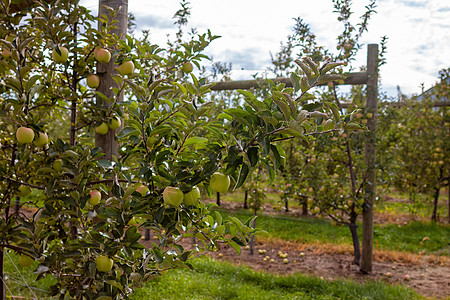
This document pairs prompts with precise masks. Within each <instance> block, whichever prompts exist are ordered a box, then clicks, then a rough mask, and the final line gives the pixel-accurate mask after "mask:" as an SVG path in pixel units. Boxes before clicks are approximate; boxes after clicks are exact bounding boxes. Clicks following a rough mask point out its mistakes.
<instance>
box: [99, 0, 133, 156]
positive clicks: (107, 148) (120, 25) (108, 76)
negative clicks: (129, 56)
mask: <svg viewBox="0 0 450 300" xmlns="http://www.w3.org/2000/svg"><path fill="white" fill-rule="evenodd" d="M104 6H109V7H111V8H112V9H113V10H115V11H116V12H117V14H116V16H115V17H114V18H112V17H111V16H110V14H109V12H108V10H107V9H106V8H105V7H104ZM98 14H99V16H101V15H107V16H108V17H109V18H110V19H113V20H116V21H117V23H115V26H116V27H117V28H116V29H114V30H112V31H111V32H110V33H111V34H117V36H120V37H121V39H123V40H125V38H126V33H127V25H128V1H127V0H115V1H110V0H100V1H99V10H98ZM101 26H102V24H101V22H99V24H98V27H99V29H101ZM110 46H113V45H110ZM115 67H117V65H115V64H114V59H113V58H112V59H111V61H110V62H109V63H107V64H102V63H97V75H98V76H99V77H100V86H99V87H98V91H99V92H101V93H103V94H104V95H105V96H106V97H108V98H113V97H114V92H113V90H112V88H114V87H117V84H116V83H115V81H114V80H113V78H112V75H114V74H117V70H116V69H114V68H115ZM122 100H123V94H121V95H120V96H119V97H118V99H117V102H122ZM97 101H98V103H99V104H100V105H103V106H108V105H109V104H108V103H106V102H105V101H103V100H102V99H100V98H98V99H97ZM120 130H121V128H118V129H116V130H108V132H107V133H106V134H105V135H101V134H98V133H96V134H95V145H96V146H97V147H101V148H102V149H103V152H104V153H105V157H104V158H105V159H107V160H112V159H113V157H118V155H119V154H118V148H119V147H118V144H117V141H116V140H115V136H116V132H119V131H120Z"/></svg>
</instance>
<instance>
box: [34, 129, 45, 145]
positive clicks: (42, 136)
mask: <svg viewBox="0 0 450 300" xmlns="http://www.w3.org/2000/svg"><path fill="white" fill-rule="evenodd" d="M34 144H35V145H36V146H37V147H42V146H44V145H47V144H48V135H47V134H46V133H45V132H39V136H38V138H37V139H36V140H35V141H34Z"/></svg>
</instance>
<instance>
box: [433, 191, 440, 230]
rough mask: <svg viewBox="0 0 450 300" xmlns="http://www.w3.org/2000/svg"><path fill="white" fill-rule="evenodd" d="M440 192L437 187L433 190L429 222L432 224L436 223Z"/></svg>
mask: <svg viewBox="0 0 450 300" xmlns="http://www.w3.org/2000/svg"><path fill="white" fill-rule="evenodd" d="M440 192H441V189H440V188H439V187H437V188H435V189H434V201H433V213H432V215H431V221H433V222H437V209H438V202H439V193H440Z"/></svg>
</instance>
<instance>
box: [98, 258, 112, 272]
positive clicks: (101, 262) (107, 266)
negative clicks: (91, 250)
mask: <svg viewBox="0 0 450 300" xmlns="http://www.w3.org/2000/svg"><path fill="white" fill-rule="evenodd" d="M95 265H96V266H97V270H98V271H100V272H109V271H111V269H112V267H113V260H112V259H111V258H109V257H108V256H106V255H99V256H97V258H96V259H95Z"/></svg>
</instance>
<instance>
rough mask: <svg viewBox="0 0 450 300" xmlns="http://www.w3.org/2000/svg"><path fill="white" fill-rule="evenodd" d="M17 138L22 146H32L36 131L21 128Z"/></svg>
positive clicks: (17, 132)
mask: <svg viewBox="0 0 450 300" xmlns="http://www.w3.org/2000/svg"><path fill="white" fill-rule="evenodd" d="M16 138H17V141H18V142H19V143H20V144H30V143H31V142H32V141H33V139H34V131H33V129H31V128H28V127H23V126H22V127H20V128H19V129H17V131H16Z"/></svg>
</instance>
